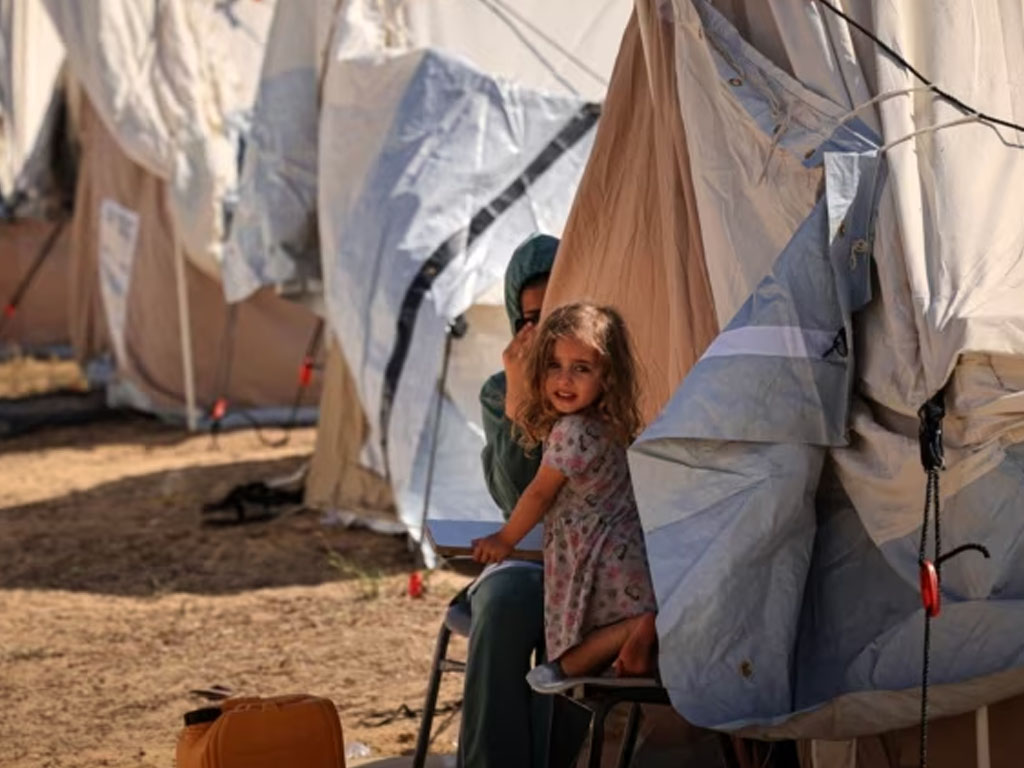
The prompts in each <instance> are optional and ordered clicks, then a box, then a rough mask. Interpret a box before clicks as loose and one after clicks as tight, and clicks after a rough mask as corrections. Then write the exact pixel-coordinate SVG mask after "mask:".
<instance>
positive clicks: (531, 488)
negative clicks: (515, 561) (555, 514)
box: [473, 464, 565, 563]
mask: <svg viewBox="0 0 1024 768" xmlns="http://www.w3.org/2000/svg"><path fill="white" fill-rule="evenodd" d="M564 482H565V475H563V474H562V473H561V472H559V471H558V470H557V469H555V468H554V467H550V466H547V465H544V464H542V465H541V467H540V469H538V470H537V474H536V475H534V478H533V480H532V481H531V482H530V484H529V485H528V486H526V490H525V491H523V494H522V496H520V497H519V501H518V503H517V504H516V507H515V509H513V510H512V515H511V517H509V519H508V522H507V523H505V525H504V526H503V527H502V529H501V530H500V531H498V532H497V533H494V534H491V535H490V536H487V537H486V538H483V539H474V540H473V558H474V559H475V560H477V561H478V562H481V563H499V562H501V561H502V560H504V559H505V558H506V557H508V556H509V555H510V554H512V551H513V550H514V549H515V548H516V544H518V543H519V542H520V541H522V539H523V537H524V536H525V535H526V534H528V533H529V532H530V531H531V530H532V529H533V527H534V526H535V525H536V524H537V523H539V522H540V521H541V519H542V518H543V517H544V515H545V513H547V511H548V509H550V508H551V504H552V503H553V502H554V500H555V496H557V495H558V491H559V490H561V488H562V484H563V483H564Z"/></svg>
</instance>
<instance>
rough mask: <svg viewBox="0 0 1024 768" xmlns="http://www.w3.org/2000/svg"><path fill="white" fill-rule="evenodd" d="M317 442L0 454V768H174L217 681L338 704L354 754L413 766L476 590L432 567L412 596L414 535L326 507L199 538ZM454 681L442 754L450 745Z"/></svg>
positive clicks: (140, 440)
mask: <svg viewBox="0 0 1024 768" xmlns="http://www.w3.org/2000/svg"><path fill="white" fill-rule="evenodd" d="M313 440H314V431H313V430H312V429H300V430H296V431H294V432H293V433H292V435H291V439H290V441H289V443H288V444H287V445H286V446H284V447H281V448H268V447H265V446H264V445H262V444H261V442H260V441H259V440H258V439H257V436H256V434H255V433H254V432H252V431H240V432H233V433H230V434H226V435H222V436H221V438H220V440H219V443H218V445H217V446H216V447H214V446H212V445H211V441H210V438H209V436H198V437H189V436H187V435H186V434H184V433H183V432H182V431H181V430H178V429H173V428H170V427H167V426H164V425H161V424H159V423H156V422H153V421H149V420H143V419H138V418H136V419H120V420H113V421H105V422H101V423H94V424H91V425H85V426H77V427H71V428H58V429H48V430H45V431H42V432H36V433H33V434H29V435H25V436H22V437H18V438H14V439H9V440H6V441H0V766H5V768H15V767H18V768H21V767H24V768H44V767H49V766H60V767H64V766H90V768H92V767H95V766H154V767H157V768H171V767H172V766H173V765H174V745H175V740H176V738H177V734H178V731H179V729H180V724H181V717H182V714H183V713H184V712H185V711H187V710H190V709H194V708H196V707H199V706H202V705H203V704H204V703H205V701H206V700H205V699H204V698H202V697H201V696H200V695H197V694H194V693H190V691H193V690H199V689H204V688H209V687H210V686H215V685H219V686H225V687H227V688H229V689H230V690H231V691H232V692H234V693H237V694H244V695H272V694H281V693H295V692H307V693H314V694H318V695H322V696H327V697H329V698H331V699H332V700H333V701H334V702H335V703H336V704H337V706H338V710H339V712H340V714H341V719H342V726H343V729H344V732H345V740H346V744H347V745H348V746H349V748H350V749H351V748H352V745H353V744H354V743H355V742H362V743H363V744H365V745H366V746H367V747H369V749H370V750H371V753H372V754H373V755H374V756H387V755H400V754H404V753H409V752H411V751H412V747H413V745H414V743H415V734H416V729H417V725H418V719H417V716H418V714H419V711H420V709H421V707H422V697H423V694H424V690H425V687H426V680H427V672H428V668H429V664H430V659H431V654H432V651H433V643H434V640H435V637H436V632H437V629H438V626H439V621H440V617H441V615H442V612H443V609H444V606H445V604H446V601H447V600H448V599H449V598H450V597H451V596H452V595H453V594H454V593H455V592H456V590H457V589H458V588H460V587H461V586H462V585H463V584H465V583H466V581H467V579H466V577H464V576H459V575H456V574H452V573H447V572H435V573H434V574H432V575H431V576H430V577H429V578H428V581H427V591H426V594H425V596H424V597H422V598H420V599H411V598H410V597H408V594H407V587H408V578H409V573H410V572H411V571H412V570H413V569H414V567H415V564H414V560H413V557H412V556H411V555H410V553H409V552H408V550H407V547H406V544H405V542H404V541H403V540H401V539H399V538H394V537H386V536H380V535H377V534H373V533H370V532H367V531H360V530H346V529H343V528H340V527H332V526H329V525H326V524H324V523H323V522H322V521H321V516H320V514H319V513H317V512H314V511H308V510H301V509H296V510H293V511H289V512H287V513H285V514H282V515H279V516H276V517H274V518H273V519H270V520H269V521H263V522H253V523H248V524H244V525H222V526H210V525H204V524H203V516H202V515H201V512H200V507H201V505H202V504H203V503H204V502H207V501H210V500H213V499H217V498H219V497H221V496H223V495H224V494H225V493H226V492H227V491H228V490H229V489H230V488H232V487H234V486H235V485H237V484H240V483H245V482H250V481H253V480H261V479H266V478H267V477H269V476H279V475H283V474H286V473H289V472H291V471H293V470H295V469H297V468H298V467H299V466H300V465H301V464H302V463H303V461H304V460H305V459H306V458H307V457H308V456H309V454H310V453H311V451H312V447H313ZM463 651H464V647H462V646H460V645H455V646H454V647H453V653H461V652H463ZM446 677H447V679H448V682H447V683H446V685H445V686H444V687H443V688H442V692H441V696H440V700H439V710H440V714H439V715H438V719H437V720H436V721H435V723H438V724H440V723H441V722H443V721H446V720H447V724H446V725H445V726H444V727H443V729H442V730H441V732H440V734H439V735H438V737H437V740H436V742H435V745H434V751H437V752H451V751H452V750H453V748H454V739H455V737H456V734H457V730H458V710H457V706H458V703H459V700H460V698H461V690H460V684H461V679H460V678H459V677H458V676H457V675H448V676H446Z"/></svg>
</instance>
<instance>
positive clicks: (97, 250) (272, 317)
mask: <svg viewBox="0 0 1024 768" xmlns="http://www.w3.org/2000/svg"><path fill="white" fill-rule="evenodd" d="M81 137H82V138H81V145H82V154H81V158H82V159H81V166H80V169H79V182H78V190H77V193H76V202H75V215H74V221H73V223H72V234H71V240H72V248H71V270H72V275H73V283H72V284H73V285H74V291H73V293H72V296H71V301H70V307H71V312H72V333H73V336H72V339H73V341H74V344H75V349H76V351H77V352H78V353H79V355H80V356H82V357H83V358H89V357H91V356H93V355H95V354H98V353H99V352H101V351H105V350H110V349H112V350H113V352H114V354H115V356H116V358H117V367H118V372H119V382H118V383H117V384H115V385H113V386H114V388H115V390H116V392H117V393H118V395H119V396H122V397H125V398H127V402H128V403H129V404H131V405H133V406H135V407H138V408H142V409H144V410H149V411H153V412H156V413H161V414H168V415H170V414H175V413H180V412H181V408H182V405H183V403H184V388H183V387H184V385H183V372H182V368H181V362H182V358H181V340H180V336H179V323H178V302H177V295H176V291H175V290H174V286H175V274H174V258H175V255H174V243H175V236H174V233H173V230H172V226H173V225H172V224H171V222H170V218H169V214H168V208H167V199H166V194H167V193H166V185H165V184H164V182H163V181H162V180H161V179H158V178H156V177H155V176H153V175H152V174H151V173H149V172H148V171H146V170H145V169H143V168H141V167H140V166H139V165H137V164H136V163H134V162H133V161H132V160H130V159H129V158H128V157H127V156H126V155H125V154H124V152H122V151H121V149H120V147H119V145H118V143H117V142H116V141H115V140H114V138H113V137H112V136H111V135H110V133H109V132H108V131H107V129H106V127H105V125H104V124H103V121H102V120H100V119H99V116H98V115H97V114H96V112H95V110H94V109H93V108H92V106H91V104H90V103H89V102H88V101H87V100H86V101H85V102H84V104H83V108H82V119H81ZM126 222H127V223H126ZM118 227H122V228H128V229H129V234H130V235H131V236H130V237H128V238H115V237H112V236H108V235H110V234H111V233H109V232H107V231H105V228H114V229H116V228H118ZM119 246H127V247H130V251H131V256H130V258H129V259H126V260H125V263H127V265H128V266H127V268H126V269H125V270H124V272H123V273H121V274H117V273H116V270H117V267H118V266H119V265H118V262H116V261H115V259H117V258H118V256H120V254H118V253H111V250H112V249H116V248H117V247H119ZM104 248H107V249H111V250H108V251H106V252H104V250H103V249H104ZM105 259H107V260H109V262H108V264H105V263H104V261H105ZM122 276H123V279H124V281H125V285H124V289H123V291H119V290H117V287H110V288H108V287H107V285H108V284H109V283H110V282H112V281H117V280H118V279H119V278H122ZM186 276H187V281H188V292H189V305H190V308H191V320H192V326H191V330H192V342H193V354H194V359H195V365H196V367H195V381H196V399H197V403H198V404H199V405H200V406H201V407H203V408H204V409H209V408H211V407H212V406H213V404H214V401H215V400H216V399H217V398H218V397H226V398H227V399H228V400H229V402H230V404H231V406H232V407H233V408H240V409H254V410H257V411H258V410H266V409H268V408H275V407H276V408H277V409H279V414H278V415H277V417H276V418H277V420H284V419H286V418H288V413H287V407H288V406H289V405H290V404H291V402H292V400H293V398H294V397H295V393H296V386H297V381H298V378H297V377H298V373H299V370H300V367H301V365H302V361H303V356H304V355H305V352H306V348H307V347H308V345H309V343H310V339H311V338H312V335H313V332H314V330H315V327H316V324H317V322H318V321H317V319H316V317H315V316H314V315H312V313H310V312H309V311H308V310H306V309H304V308H302V307H301V306H299V305H296V304H293V303H291V302H288V301H286V300H284V299H281V298H279V297H277V296H276V295H274V293H273V291H272V290H269V289H268V290H266V291H263V292H261V293H259V294H258V295H256V296H254V297H252V299H251V300H249V301H247V302H244V303H243V304H241V305H239V306H238V308H237V310H236V312H237V316H236V318H235V321H234V328H233V334H229V333H228V330H229V329H228V315H229V309H228V304H227V302H226V301H225V300H224V297H223V293H222V292H221V288H220V285H219V283H218V282H217V281H216V280H215V279H214V278H212V277H210V276H209V275H208V274H206V273H205V272H203V271H202V270H200V269H199V268H198V267H196V266H194V265H193V264H191V263H188V264H187V265H186ZM229 355H230V357H228V356H229ZM308 397H309V398H310V399H308V400H307V401H306V404H307V405H313V404H315V402H316V397H317V395H316V393H315V392H313V393H309V395H308Z"/></svg>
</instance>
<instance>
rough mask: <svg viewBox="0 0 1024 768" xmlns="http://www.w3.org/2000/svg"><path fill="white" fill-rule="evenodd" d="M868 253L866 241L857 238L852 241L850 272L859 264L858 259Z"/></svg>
mask: <svg viewBox="0 0 1024 768" xmlns="http://www.w3.org/2000/svg"><path fill="white" fill-rule="evenodd" d="M867 252H868V241H867V240H865V239H863V238H858V239H856V240H854V241H853V245H852V246H851V248H850V270H851V271H853V270H856V269H857V265H858V264H859V263H860V257H861V256H862V255H863V254H865V253H867Z"/></svg>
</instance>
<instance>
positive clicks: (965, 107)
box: [817, 0, 1024, 133]
mask: <svg viewBox="0 0 1024 768" xmlns="http://www.w3.org/2000/svg"><path fill="white" fill-rule="evenodd" d="M817 2H818V3H820V4H821V5H823V6H825V7H826V8H828V9H829V10H830V11H832V13H834V14H836V16H839V17H840V18H842V19H845V20H846V22H847V23H848V24H850V25H852V26H853V27H855V28H856V29H857V30H859V31H860V32H862V33H863V34H864V35H866V36H867V37H869V38H870V39H871V40H872V41H873V42H874V43H875V45H877V46H878V47H879V48H881V49H882V50H883V51H885V53H886V54H888V55H889V57H890V58H891V59H892V60H893V61H895V62H896V63H897V64H899V65H900V66H902V67H904V68H906V69H907V70H908V71H909V72H910V73H911V74H912V75H914V77H916V78H917V79H918V80H920V81H921V82H922V83H924V84H925V85H927V86H928V87H929V88H931V89H932V91H934V92H935V93H936V94H937V95H938V96H940V97H941V98H943V99H945V100H946V101H947V102H949V103H950V104H952V105H953V106H954V107H956V108H957V109H959V110H960V111H961V112H965V113H966V114H969V115H975V116H976V117H977V118H978V119H979V120H984V121H985V122H989V123H994V124H995V125H1001V126H1004V127H1005V128H1012V129H1013V130H1015V131H1020V132H1022V133H1024V125H1020V124H1018V123H1013V122H1010V121H1009V120H1003V119H1002V118H999V117H993V116H992V115H989V114H986V113H984V112H979V111H978V110H976V109H975V108H974V107H972V106H970V105H969V104H965V103H964V102H963V101H961V100H960V99H958V98H957V97H956V96H954V95H953V94H951V93H949V91H945V90H943V89H942V88H939V87H938V86H937V85H935V84H934V83H933V82H932V81H931V80H929V79H928V78H927V77H925V76H924V75H923V74H921V72H919V71H918V70H917V68H916V67H914V65H913V64H911V63H910V62H909V61H907V60H906V59H904V58H903V57H902V56H900V55H899V54H898V53H897V52H896V51H895V50H893V48H891V47H890V46H888V45H886V44H885V43H883V42H882V41H881V40H879V39H878V38H877V37H876V36H875V35H874V33H873V32H871V31H870V30H869V29H867V28H866V27H865V26H863V25H862V24H860V23H859V22H858V21H856V20H855V19H852V18H850V17H849V16H847V15H846V14H845V13H843V12H842V11H841V10H839V9H838V8H836V7H835V6H834V5H832V3H830V2H828V0H817Z"/></svg>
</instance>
